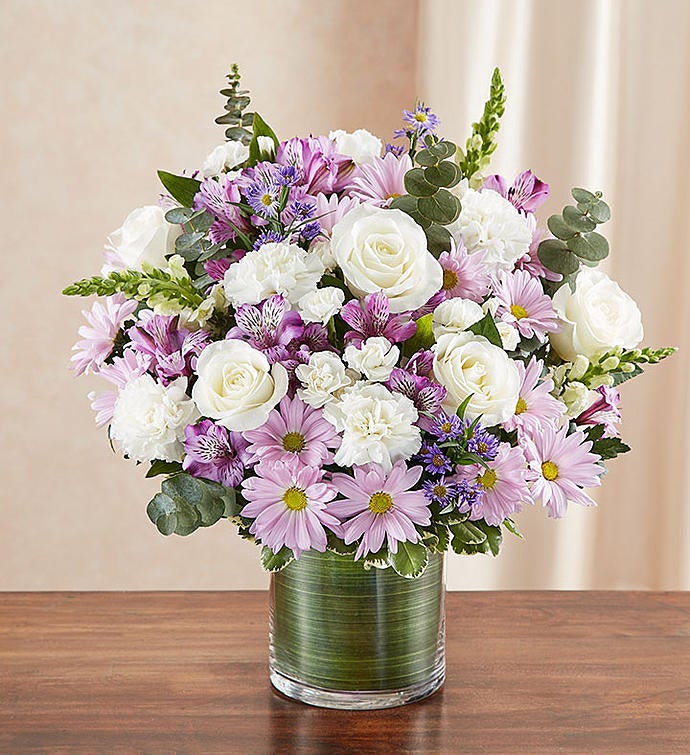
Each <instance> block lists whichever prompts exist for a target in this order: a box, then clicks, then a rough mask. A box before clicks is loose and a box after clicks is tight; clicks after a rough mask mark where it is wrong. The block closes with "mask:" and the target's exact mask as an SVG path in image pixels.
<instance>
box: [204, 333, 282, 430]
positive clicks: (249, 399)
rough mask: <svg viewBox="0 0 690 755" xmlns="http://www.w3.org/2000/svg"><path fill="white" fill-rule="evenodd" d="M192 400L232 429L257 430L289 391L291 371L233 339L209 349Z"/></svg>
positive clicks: (242, 342)
mask: <svg viewBox="0 0 690 755" xmlns="http://www.w3.org/2000/svg"><path fill="white" fill-rule="evenodd" d="M196 371H197V373H198V375H199V379H198V380H197V381H196V383H195V384H194V388H192V398H193V399H194V401H195V402H196V405H197V407H198V408H199V411H200V412H201V413H202V414H203V415H204V416H205V417H210V418H211V419H215V420H216V421H217V422H218V424H219V425H223V427H227V428H228V430H237V431H241V430H254V429H255V428H257V427H260V426H261V425H263V424H264V422H266V420H267V419H268V415H269V413H270V411H271V409H273V407H274V406H276V404H277V403H278V402H279V401H280V399H282V398H283V396H285V394H286V393H287V389H288V375H287V370H286V369H285V367H283V365H282V364H274V365H273V366H271V365H270V364H269V363H268V359H266V357H265V356H264V354H263V353H262V352H260V351H259V350H258V349H255V348H253V347H252V346H250V345H249V344H248V343H245V342H244V341H238V340H234V339H229V340H227V341H216V342H215V343H212V344H210V345H209V346H207V347H206V348H205V349H204V350H203V351H202V352H201V355H200V356H199V361H198V362H197V365H196Z"/></svg>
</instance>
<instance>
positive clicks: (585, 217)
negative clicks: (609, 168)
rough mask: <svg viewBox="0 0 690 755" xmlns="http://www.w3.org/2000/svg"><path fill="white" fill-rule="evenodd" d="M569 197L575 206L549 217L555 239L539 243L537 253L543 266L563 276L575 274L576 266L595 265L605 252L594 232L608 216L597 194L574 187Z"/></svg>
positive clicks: (606, 247)
mask: <svg viewBox="0 0 690 755" xmlns="http://www.w3.org/2000/svg"><path fill="white" fill-rule="evenodd" d="M572 195H573V199H574V200H575V201H576V202H577V206H575V205H568V206H567V207H565V208H564V209H563V212H562V213H561V214H560V215H552V216H551V217H550V218H549V220H548V226H549V230H550V231H551V233H552V234H553V235H554V236H555V237H556V238H554V239H545V240H544V241H542V242H541V244H539V249H538V251H537V255H538V257H539V260H540V262H541V263H542V265H544V267H546V268H547V269H548V270H552V271H553V272H554V273H559V274H560V275H563V276H571V275H573V274H574V273H575V272H577V270H578V269H579V267H580V263H583V264H585V265H590V266H594V265H597V264H598V263H599V262H601V260H603V259H605V258H606V257H607V256H608V253H609V243H608V241H607V240H606V239H605V238H604V237H603V236H602V235H601V234H599V233H597V232H596V231H595V230H594V229H595V228H596V227H597V225H599V224H600V223H605V222H606V221H607V220H608V219H609V218H610V217H611V210H610V209H609V206H608V205H607V204H606V202H604V201H603V200H602V199H601V192H600V191H598V192H596V193H595V194H593V193H592V192H591V191H588V190H587V189H578V188H576V189H573V190H572Z"/></svg>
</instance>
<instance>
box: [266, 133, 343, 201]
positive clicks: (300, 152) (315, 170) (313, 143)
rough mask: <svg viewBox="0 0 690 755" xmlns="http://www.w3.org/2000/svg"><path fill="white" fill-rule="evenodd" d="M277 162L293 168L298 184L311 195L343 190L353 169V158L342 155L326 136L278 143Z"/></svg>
mask: <svg viewBox="0 0 690 755" xmlns="http://www.w3.org/2000/svg"><path fill="white" fill-rule="evenodd" d="M276 162H277V163H280V164H281V165H286V166H287V165H291V166H293V167H294V168H295V169H296V170H297V172H298V174H299V176H300V178H299V181H298V185H300V186H303V187H305V189H306V191H307V193H308V194H313V195H316V194H318V193H319V192H323V193H324V194H332V193H333V192H340V191H342V190H343V189H345V188H346V187H347V186H348V185H349V182H350V178H351V175H352V173H353V172H354V170H355V164H354V163H353V162H352V159H351V158H349V157H347V156H346V155H341V154H340V153H339V152H338V151H337V149H336V146H335V142H333V141H331V140H330V139H328V138H326V137H325V136H317V137H309V138H308V139H299V138H294V139H289V140H288V141H286V142H281V143H280V145H279V146H278V152H277V155H276Z"/></svg>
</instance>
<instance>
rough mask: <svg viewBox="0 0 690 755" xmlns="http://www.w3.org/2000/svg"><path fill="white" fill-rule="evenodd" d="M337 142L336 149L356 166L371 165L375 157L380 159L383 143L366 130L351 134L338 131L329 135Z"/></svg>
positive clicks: (358, 130)
mask: <svg viewBox="0 0 690 755" xmlns="http://www.w3.org/2000/svg"><path fill="white" fill-rule="evenodd" d="M328 138H329V139H330V140H331V141H334V142H335V146H336V149H337V150H338V152H340V154H341V155H347V156H348V157H351V158H352V160H353V162H354V163H355V164H356V165H362V163H370V162H371V161H372V160H373V159H374V158H375V157H380V155H381V149H382V148H383V142H382V141H381V140H380V139H379V138H378V137H377V136H374V135H373V134H372V133H370V132H369V131H367V130H366V129H365V128H358V129H357V130H356V131H353V132H352V133H351V134H349V133H348V132H347V131H343V130H342V129H338V130H337V131H331V133H330V134H329V135H328Z"/></svg>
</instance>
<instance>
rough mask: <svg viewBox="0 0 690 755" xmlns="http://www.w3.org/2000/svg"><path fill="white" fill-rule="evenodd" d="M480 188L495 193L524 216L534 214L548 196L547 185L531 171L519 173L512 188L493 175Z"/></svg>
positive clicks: (503, 180)
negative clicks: (529, 213)
mask: <svg viewBox="0 0 690 755" xmlns="http://www.w3.org/2000/svg"><path fill="white" fill-rule="evenodd" d="M482 188H484V189H492V190H493V191H497V192H498V193H499V194H500V195H501V196H502V197H505V198H506V199H507V200H508V201H509V202H510V203H511V204H512V205H513V207H515V208H516V209H517V210H520V212H524V213H525V214H527V213H528V212H534V211H535V210H536V209H537V207H539V205H541V204H543V203H544V202H545V201H546V199H547V197H548V196H549V185H548V184H547V183H544V181H540V180H539V179H538V178H537V177H536V176H535V175H534V173H532V171H531V170H525V171H523V172H522V173H520V175H519V176H518V177H517V178H516V179H515V181H514V182H513V185H512V186H508V182H507V181H506V180H505V178H503V176H499V175H498V174H494V175H493V176H489V177H488V178H487V179H486V180H485V181H484V185H483V187H482Z"/></svg>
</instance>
